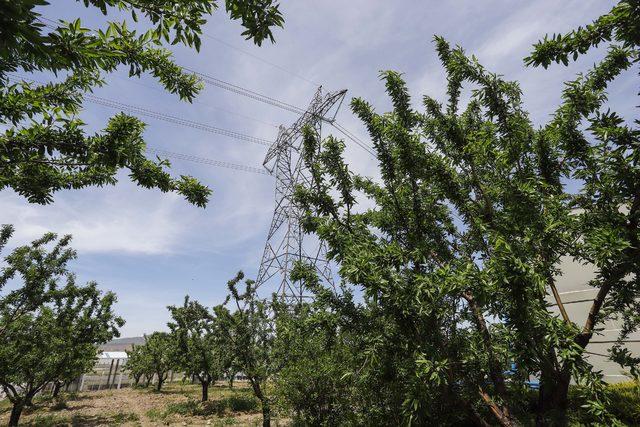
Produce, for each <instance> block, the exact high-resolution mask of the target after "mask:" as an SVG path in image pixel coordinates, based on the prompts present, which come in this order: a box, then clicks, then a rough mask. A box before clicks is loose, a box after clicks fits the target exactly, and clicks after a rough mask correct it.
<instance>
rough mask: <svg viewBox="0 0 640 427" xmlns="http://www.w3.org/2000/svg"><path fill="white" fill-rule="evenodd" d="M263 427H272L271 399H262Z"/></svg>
mask: <svg viewBox="0 0 640 427" xmlns="http://www.w3.org/2000/svg"><path fill="white" fill-rule="evenodd" d="M262 427H271V407H270V406H269V399H267V398H264V399H262Z"/></svg>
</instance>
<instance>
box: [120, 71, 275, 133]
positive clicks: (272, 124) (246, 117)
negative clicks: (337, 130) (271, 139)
mask: <svg viewBox="0 0 640 427" xmlns="http://www.w3.org/2000/svg"><path fill="white" fill-rule="evenodd" d="M113 77H115V78H117V79H119V80H123V81H126V82H128V83H133V84H134V85H138V86H142V87H146V88H147V89H151V90H154V91H156V92H160V93H163V94H166V93H167V92H166V91H164V90H162V89H160V88H157V87H154V86H151V85H148V84H144V83H142V82H140V81H136V80H135V79H133V78H131V77H128V78H127V77H122V76H118V75H114V76H113ZM190 103H192V104H198V105H202V106H203V107H207V108H211V109H214V110H218V111H222V112H224V113H227V114H231V115H234V116H238V117H242V118H243V119H247V120H251V121H253V122H256V123H261V124H263V125H267V126H271V127H273V128H276V129H278V128H279V127H280V126H278V125H276V124H274V123H270V122H267V121H264V120H261V119H257V118H255V117H251V116H248V115H246V114H242V113H238V112H236V111H231V110H227V109H226V108H222V107H218V106H215V105H211V104H207V103H205V102H202V101H199V100H197V99H194V100H192V101H190Z"/></svg>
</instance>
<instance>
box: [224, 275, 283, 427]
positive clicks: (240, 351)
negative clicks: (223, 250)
mask: <svg viewBox="0 0 640 427" xmlns="http://www.w3.org/2000/svg"><path fill="white" fill-rule="evenodd" d="M242 279H244V273H243V272H241V271H240V272H238V274H237V275H236V277H235V278H233V279H232V280H230V281H229V282H228V285H229V292H230V295H229V296H228V297H227V301H226V302H225V304H223V305H220V306H217V307H215V308H214V310H215V312H216V316H217V318H218V319H219V321H220V329H221V331H222V332H221V333H222V336H224V337H229V338H231V340H232V341H231V342H232V344H233V352H234V354H235V356H236V360H237V363H238V368H239V369H240V370H241V371H242V373H243V374H244V376H246V377H247V379H248V380H249V383H250V384H251V389H252V391H253V394H254V395H255V397H256V398H257V399H258V400H260V403H261V406H262V425H263V426H264V427H269V426H270V425H271V404H272V396H271V392H270V390H269V389H268V383H269V381H270V380H271V379H272V377H273V375H274V374H275V373H276V372H278V370H279V369H280V367H281V359H280V358H277V357H276V353H275V351H274V350H275V330H274V323H273V319H272V317H271V314H270V310H269V304H268V303H267V301H264V300H261V299H259V298H258V297H257V295H256V289H255V286H254V281H253V280H246V281H245V288H244V292H241V291H240V290H238V285H239V283H240V281H241V280H242ZM229 301H232V303H233V304H234V306H233V310H234V311H233V312H231V311H230V310H229V309H227V308H226V307H225V305H226V304H227V303H228V302H229Z"/></svg>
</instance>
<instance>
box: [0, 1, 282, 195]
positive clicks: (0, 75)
mask: <svg viewBox="0 0 640 427" xmlns="http://www.w3.org/2000/svg"><path fill="white" fill-rule="evenodd" d="M78 3H81V4H84V6H85V7H87V8H91V9H93V10H95V11H99V12H100V13H102V14H103V15H105V16H106V15H108V14H109V13H110V12H112V11H113V9H115V8H117V9H119V10H120V11H124V12H128V13H130V14H131V17H132V19H133V21H137V20H138V16H142V17H144V18H145V19H146V20H148V21H149V22H150V23H151V25H152V26H153V28H151V29H149V30H148V31H144V32H142V33H138V32H137V31H134V30H131V29H129V27H128V26H127V21H123V22H122V23H116V22H109V23H108V24H107V25H106V26H105V28H102V29H97V30H96V31H93V32H92V31H90V30H89V29H88V28H85V27H83V26H82V24H81V22H80V20H79V19H78V20H75V21H74V22H55V23H53V24H51V22H53V21H50V20H49V19H48V18H47V17H46V16H44V15H41V13H40V12H41V11H43V10H44V11H46V10H48V9H49V6H50V5H49V3H48V2H47V1H45V0H15V1H10V2H6V1H5V2H2V4H1V5H0V11H1V13H0V123H2V124H5V125H8V126H9V129H7V130H5V131H4V132H3V133H2V134H1V135H0V159H1V160H0V161H1V162H2V168H0V189H4V188H12V189H13V190H14V191H16V192H17V193H18V194H20V195H22V196H24V197H25V198H27V200H29V201H30V202H32V203H50V202H51V201H52V200H53V193H54V192H56V191H58V190H61V189H71V188H82V187H86V186H92V185H99V186H102V185H106V184H114V183H115V182H116V174H117V172H118V171H119V170H121V169H124V170H128V171H129V176H130V178H131V180H132V181H133V182H135V183H137V184H138V185H140V186H142V187H145V188H151V187H155V188H158V189H160V190H161V191H163V192H168V191H173V192H177V193H180V194H182V195H184V196H185V197H186V199H187V200H188V201H189V202H191V203H193V204H195V205H198V206H204V205H205V204H206V203H207V200H208V197H209V195H210V193H211V191H210V190H209V189H208V188H207V187H205V186H203V185H202V184H200V183H199V182H198V181H196V180H195V179H194V178H192V177H189V176H181V177H180V178H178V179H175V178H172V177H171V176H170V175H169V174H168V173H167V172H166V170H165V169H166V167H168V166H169V163H168V162H167V161H166V160H160V159H158V160H157V161H152V160H148V159H147V158H146V157H145V142H144V139H143V136H142V134H143V131H144V123H142V122H141V121H140V120H138V119H136V118H135V117H132V116H128V115H126V114H122V113H121V114H117V115H115V116H114V117H112V118H111V119H110V120H109V121H108V123H107V125H106V127H105V128H104V130H103V131H102V132H97V133H95V134H87V133H86V132H85V130H84V127H83V122H82V121H81V120H80V119H79V118H78V117H77V114H78V113H79V111H80V110H81V107H82V102H83V96H84V94H85V93H87V92H90V91H91V90H92V88H94V87H96V86H100V85H102V84H103V83H104V80H103V75H104V74H105V73H110V72H113V71H114V70H115V69H116V68H118V67H120V66H126V67H128V68H129V75H130V76H131V77H134V76H140V75H141V74H142V73H150V74H152V75H153V76H154V77H156V78H157V79H158V80H159V82H160V83H161V84H162V85H163V86H164V88H165V89H166V90H167V91H168V92H171V93H174V94H177V95H178V96H179V97H180V98H181V99H184V100H187V101H191V100H192V99H193V98H194V97H195V95H196V94H197V93H198V91H199V90H200V87H201V84H200V83H199V81H198V78H197V77H196V76H195V75H193V74H189V73H185V72H184V71H183V69H182V68H181V67H179V66H178V65H176V64H175V63H174V62H173V59H172V57H171V53H170V52H169V51H168V50H167V49H166V48H165V47H164V46H165V44H169V43H172V44H176V43H181V44H184V45H187V46H189V47H194V48H195V49H196V50H199V48H200V44H201V41H200V35H201V32H202V27H203V26H204V24H205V23H206V17H207V16H208V15H210V14H211V13H213V11H214V10H215V9H216V8H217V4H218V2H217V1H215V0H186V1H180V2H173V1H156V2H152V1H130V0H87V1H83V2H80V1H78ZM225 6H226V10H227V12H228V13H229V16H230V17H231V19H234V20H240V21H241V24H242V26H243V27H244V28H245V31H244V32H243V33H242V34H243V35H244V36H246V38H247V39H251V40H253V41H254V42H255V43H256V44H258V45H260V44H261V43H262V42H263V41H264V40H265V39H269V40H271V41H273V34H272V32H271V29H272V28H273V27H274V26H275V27H277V26H280V27H281V26H282V25H283V18H282V15H281V14H280V11H279V9H278V4H277V3H275V2H274V1H273V0H249V1H245V0H229V1H226V2H225ZM36 9H37V10H36ZM17 71H24V72H27V73H30V72H34V71H48V72H51V73H52V74H55V75H56V76H61V79H60V80H56V81H52V82H51V83H47V84H36V83H31V82H29V81H28V80H23V79H22V77H21V76H18V77H16V76H12V75H11V74H10V73H14V72H17Z"/></svg>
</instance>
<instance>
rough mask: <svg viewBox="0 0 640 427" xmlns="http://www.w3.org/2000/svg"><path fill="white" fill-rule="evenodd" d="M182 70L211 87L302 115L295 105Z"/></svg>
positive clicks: (300, 109)
mask: <svg viewBox="0 0 640 427" xmlns="http://www.w3.org/2000/svg"><path fill="white" fill-rule="evenodd" d="M182 68H183V69H184V70H187V71H189V72H191V73H193V74H195V75H197V76H198V77H200V78H201V79H202V80H203V81H204V82H205V83H208V84H210V85H212V86H216V87H219V88H220V89H224V90H227V91H229V92H233V93H235V94H238V95H242V96H245V97H247V98H251V99H253V100H256V101H259V102H262V103H265V104H268V105H271V106H273V107H277V108H281V109H283V110H286V111H289V112H291V113H294V114H304V113H305V110H304V109H302V108H300V107H296V106H295V105H292V104H289V103H288V102H284V101H280V100H278V99H275V98H272V97H270V96H267V95H263V94H261V93H259V92H256V91H253V90H251V89H247V88H244V87H242V86H238V85H235V84H233V83H229V82H226V81H224V80H221V79H218V78H216V77H213V76H211V75H208V74H205V73H201V72H200V71H197V70H194V69H192V68H188V67H184V66H183V67H182Z"/></svg>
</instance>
